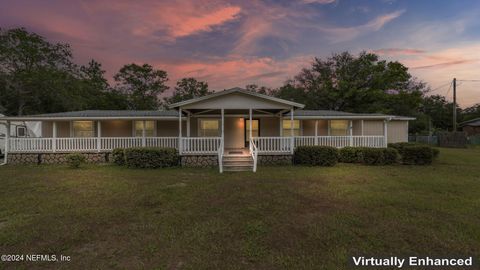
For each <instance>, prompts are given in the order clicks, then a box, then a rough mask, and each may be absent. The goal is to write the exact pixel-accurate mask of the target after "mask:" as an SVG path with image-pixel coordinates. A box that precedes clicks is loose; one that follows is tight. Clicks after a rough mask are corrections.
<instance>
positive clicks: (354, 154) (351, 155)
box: [339, 146, 363, 163]
mask: <svg viewBox="0 0 480 270" xmlns="http://www.w3.org/2000/svg"><path fill="white" fill-rule="evenodd" d="M362 150H363V148H362V147H351V146H347V147H344V148H342V149H340V151H339V155H340V156H339V161H340V162H344V163H357V162H362V160H363V154H362Z"/></svg>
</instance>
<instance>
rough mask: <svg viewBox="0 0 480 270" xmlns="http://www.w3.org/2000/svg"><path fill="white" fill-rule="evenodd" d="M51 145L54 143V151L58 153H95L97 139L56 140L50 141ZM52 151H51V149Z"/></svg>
mask: <svg viewBox="0 0 480 270" xmlns="http://www.w3.org/2000/svg"><path fill="white" fill-rule="evenodd" d="M52 142H53V143H56V151H59V152H68V151H74V152H80V151H87V152H89V151H96V150H97V138H94V137H89V138H56V140H54V139H52ZM52 150H53V149H52Z"/></svg>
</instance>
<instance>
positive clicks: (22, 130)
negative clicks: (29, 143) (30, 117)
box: [17, 126, 27, 137]
mask: <svg viewBox="0 0 480 270" xmlns="http://www.w3.org/2000/svg"><path fill="white" fill-rule="evenodd" d="M17 137H27V128H26V127H19V126H17Z"/></svg>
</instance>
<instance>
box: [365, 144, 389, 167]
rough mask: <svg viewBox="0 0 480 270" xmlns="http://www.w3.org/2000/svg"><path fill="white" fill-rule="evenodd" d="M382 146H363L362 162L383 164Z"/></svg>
mask: <svg viewBox="0 0 480 270" xmlns="http://www.w3.org/2000/svg"><path fill="white" fill-rule="evenodd" d="M384 150H385V149H383V148H367V147H365V148H363V150H362V155H363V163H365V164H367V165H383V164H385V155H384Z"/></svg>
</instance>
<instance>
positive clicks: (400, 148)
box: [388, 142, 419, 156]
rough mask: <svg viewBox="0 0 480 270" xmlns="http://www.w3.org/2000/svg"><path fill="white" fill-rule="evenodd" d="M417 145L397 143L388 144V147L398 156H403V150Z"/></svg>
mask: <svg viewBox="0 0 480 270" xmlns="http://www.w3.org/2000/svg"><path fill="white" fill-rule="evenodd" d="M417 145H419V144H418V143H413V142H398V143H389V144H388V147H390V148H394V149H397V151H398V153H399V154H400V156H403V149H404V148H405V147H408V146H417Z"/></svg>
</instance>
